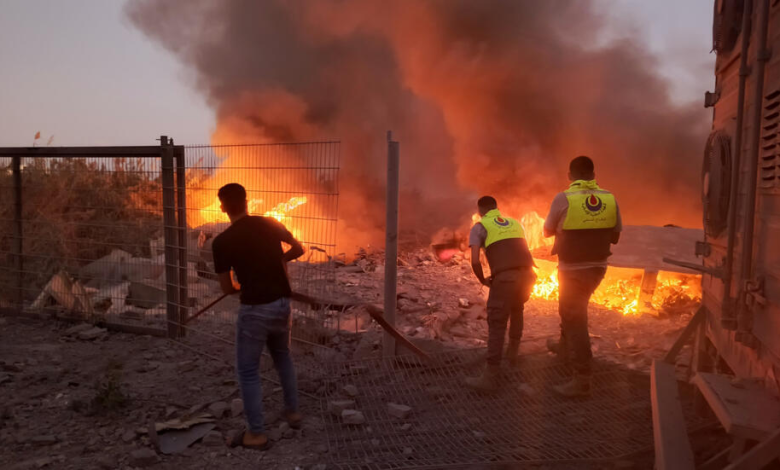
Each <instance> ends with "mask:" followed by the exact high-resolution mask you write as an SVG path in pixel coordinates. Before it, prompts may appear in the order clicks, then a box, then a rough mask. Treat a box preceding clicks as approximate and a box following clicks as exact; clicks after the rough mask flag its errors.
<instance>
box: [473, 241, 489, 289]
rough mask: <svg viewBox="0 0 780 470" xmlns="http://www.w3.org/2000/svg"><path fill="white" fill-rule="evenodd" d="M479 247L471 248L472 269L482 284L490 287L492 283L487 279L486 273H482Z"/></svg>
mask: <svg viewBox="0 0 780 470" xmlns="http://www.w3.org/2000/svg"><path fill="white" fill-rule="evenodd" d="M479 249H480V248H479V246H477V245H472V246H471V269H473V270H474V275H475V276H477V279H479V282H480V284H482V285H483V286H488V287H490V281H488V280H487V279H485V273H483V272H482V263H481V262H480V261H479Z"/></svg>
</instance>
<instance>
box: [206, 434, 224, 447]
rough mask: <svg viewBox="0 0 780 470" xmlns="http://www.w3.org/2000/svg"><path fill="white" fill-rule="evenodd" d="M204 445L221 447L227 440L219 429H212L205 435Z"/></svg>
mask: <svg viewBox="0 0 780 470" xmlns="http://www.w3.org/2000/svg"><path fill="white" fill-rule="evenodd" d="M201 442H203V445H205V446H208V447H220V446H223V445H225V441H224V440H223V439H222V433H221V432H219V431H210V432H209V433H208V434H206V435H205V436H203V440H202V441H201Z"/></svg>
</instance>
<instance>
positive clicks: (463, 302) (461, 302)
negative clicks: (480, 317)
mask: <svg viewBox="0 0 780 470" xmlns="http://www.w3.org/2000/svg"><path fill="white" fill-rule="evenodd" d="M458 307H461V308H469V307H471V302H469V299H462V298H461V299H458Z"/></svg>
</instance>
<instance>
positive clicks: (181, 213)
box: [170, 139, 190, 336]
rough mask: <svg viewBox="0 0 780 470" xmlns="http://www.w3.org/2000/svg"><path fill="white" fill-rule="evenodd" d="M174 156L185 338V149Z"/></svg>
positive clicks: (181, 312)
mask: <svg viewBox="0 0 780 470" xmlns="http://www.w3.org/2000/svg"><path fill="white" fill-rule="evenodd" d="M170 143H171V145H173V139H171V142H170ZM173 155H174V157H175V158H176V210H177V212H178V214H177V215H178V222H179V322H180V323H181V328H180V329H179V335H180V336H184V335H185V333H186V331H187V330H186V328H185V327H184V325H185V324H186V323H187V317H188V316H189V312H188V310H189V298H190V294H189V288H188V284H187V275H188V272H189V268H188V267H189V257H188V256H187V249H188V248H189V243H188V241H187V238H188V237H187V180H186V167H185V161H184V147H182V146H178V147H174V148H173Z"/></svg>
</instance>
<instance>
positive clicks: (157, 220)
mask: <svg viewBox="0 0 780 470" xmlns="http://www.w3.org/2000/svg"><path fill="white" fill-rule="evenodd" d="M4 150H5V151H6V152H4V153H3V154H0V157H1V158H0V169H2V175H1V176H0V192H1V193H2V195H3V197H2V199H0V201H2V202H0V258H2V259H3V262H2V267H0V302H1V303H2V306H3V307H6V308H14V309H17V310H26V311H32V312H37V313H50V314H61V315H64V316H67V317H70V318H73V319H82V320H85V321H90V322H94V323H104V322H108V323H111V322H114V323H121V322H123V321H124V320H127V319H130V318H135V319H136V320H138V321H137V322H136V323H137V326H144V325H149V324H154V323H159V322H160V321H163V322H164V319H165V316H164V312H163V315H162V320H160V319H158V318H156V315H155V313H153V312H151V311H149V309H151V308H153V307H156V305H157V303H154V305H151V304H150V302H149V301H148V300H147V299H145V298H144V297H143V295H142V292H139V289H138V288H137V286H136V285H135V283H137V282H140V281H143V280H145V279H154V280H157V279H159V278H160V277H161V275H162V273H163V270H164V263H165V261H164V259H162V258H155V257H152V256H151V247H150V244H149V240H151V239H154V238H155V237H156V236H157V234H158V233H161V232H162V230H163V214H162V190H161V172H160V161H159V158H157V157H158V156H159V154H160V148H159V147H134V148H123V149H122V151H121V152H119V153H112V149H106V150H104V151H103V152H86V151H85V153H84V154H83V155H79V153H80V152H78V151H73V152H67V151H63V149H56V150H55V149H39V150H35V149H31V150H30V151H20V152H18V153H17V154H16V155H14V156H5V155H6V154H7V153H9V152H10V151H9V149H4ZM23 150H26V149H23ZM160 303H162V304H164V303H165V299H164V298H163V299H161V302H160Z"/></svg>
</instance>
